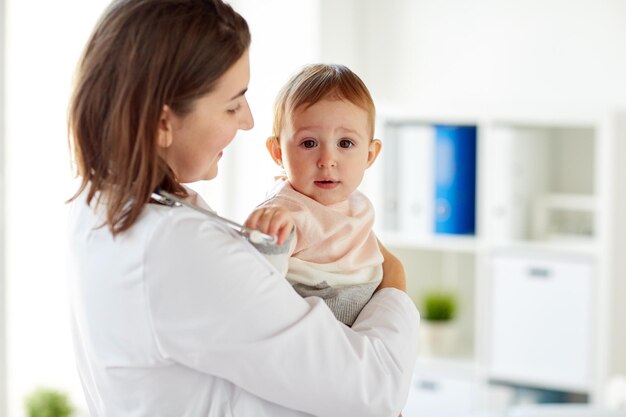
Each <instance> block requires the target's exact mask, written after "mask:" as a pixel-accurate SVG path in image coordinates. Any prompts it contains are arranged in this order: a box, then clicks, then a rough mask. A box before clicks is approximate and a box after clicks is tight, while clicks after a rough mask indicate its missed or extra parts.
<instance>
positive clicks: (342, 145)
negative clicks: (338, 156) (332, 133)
mask: <svg viewBox="0 0 626 417" xmlns="http://www.w3.org/2000/svg"><path fill="white" fill-rule="evenodd" d="M353 146H354V142H352V141H351V140H350V139H341V140H340V141H339V147H340V148H351V147H353Z"/></svg>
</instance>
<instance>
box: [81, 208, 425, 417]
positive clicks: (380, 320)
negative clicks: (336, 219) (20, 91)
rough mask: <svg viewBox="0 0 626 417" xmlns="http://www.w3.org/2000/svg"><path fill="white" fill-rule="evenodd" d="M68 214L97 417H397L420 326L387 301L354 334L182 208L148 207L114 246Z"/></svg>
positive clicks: (403, 306) (369, 310) (94, 220)
mask: <svg viewBox="0 0 626 417" xmlns="http://www.w3.org/2000/svg"><path fill="white" fill-rule="evenodd" d="M102 214H103V213H102V210H99V211H98V212H97V213H96V212H94V211H93V210H92V209H90V208H89V207H87V205H86V204H85V202H84V199H83V197H81V198H79V199H77V200H76V201H75V202H74V203H73V205H72V209H71V215H70V238H71V266H72V274H71V280H70V291H71V300H72V312H73V314H72V317H73V333H74V341H75V349H76V357H77V365H78V371H79V374H80V377H81V380H82V384H83V388H84V391H85V395H86V398H87V403H88V405H89V409H90V413H91V415H92V417H117V416H120V417H121V416H124V417H134V416H137V417H140V416H141V417H161V416H163V417H205V416H207V417H208V416H216V417H225V416H254V417H263V416H268V417H270V416H271V417H282V416H290V417H294V416H305V415H315V416H323V417H331V416H342V417H346V416H358V417H366V416H375V417H384V416H393V417H396V416H397V415H398V413H399V412H400V411H401V409H402V406H403V404H404V401H405V400H406V397H407V392H408V388H409V381H410V378H411V374H412V371H413V365H414V361H415V356H416V352H417V333H418V322H419V316H418V313H417V311H416V309H415V306H414V305H413V303H412V302H411V300H410V298H409V297H408V296H407V295H406V294H405V293H403V292H401V291H399V290H396V289H384V290H381V291H378V292H377V293H376V294H375V295H374V297H373V298H372V300H371V301H370V303H369V304H368V305H367V306H366V307H365V308H364V310H363V311H362V313H361V315H360V316H359V318H358V319H357V321H356V322H355V323H354V326H353V327H352V328H348V327H346V326H344V325H343V324H341V323H340V322H338V321H337V320H336V319H335V317H334V316H333V314H332V313H331V312H330V310H329V309H328V307H327V306H326V304H325V303H324V302H323V301H322V300H321V299H319V298H316V297H311V298H307V299H303V298H301V297H300V296H298V295H297V294H296V293H295V292H294V290H293V289H292V287H291V285H289V283H288V282H287V281H286V280H285V278H284V277H282V276H279V274H278V273H277V272H276V270H275V269H274V268H273V267H272V266H271V265H270V264H269V263H268V262H267V261H266V260H265V259H264V257H263V256H261V255H260V254H259V253H258V252H257V251H256V250H255V249H254V248H253V247H252V246H251V245H250V244H249V243H248V242H247V241H245V240H243V238H241V237H240V236H239V235H238V234H237V233H235V232H234V231H233V230H232V229H231V228H229V227H228V226H226V225H224V224H222V223H221V222H219V221H216V220H213V219H210V218H207V217H206V216H204V215H202V214H200V213H197V212H195V211H193V210H191V209H188V208H185V207H177V208H170V207H166V206H160V205H156V204H149V205H148V206H147V208H146V209H145V210H144V212H143V213H142V215H141V217H140V218H139V220H138V221H137V223H135V225H134V226H133V227H132V228H131V229H130V230H129V231H127V232H126V233H123V234H121V235H118V236H117V237H116V238H113V237H112V236H111V234H110V233H109V231H108V229H107V228H106V226H104V227H99V226H101V225H102V223H103V217H102Z"/></svg>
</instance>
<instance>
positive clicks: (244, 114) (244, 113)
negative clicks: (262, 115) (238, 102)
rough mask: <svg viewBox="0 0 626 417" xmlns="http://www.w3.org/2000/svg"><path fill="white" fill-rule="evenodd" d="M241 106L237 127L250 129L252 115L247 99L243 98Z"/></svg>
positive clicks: (252, 125)
mask: <svg viewBox="0 0 626 417" xmlns="http://www.w3.org/2000/svg"><path fill="white" fill-rule="evenodd" d="M244 99H245V97H244ZM243 107H244V108H243V109H241V119H240V120H239V129H241V130H250V129H252V128H253V127H254V118H253V117H252V112H251V111H250V106H249V105H248V100H247V99H245V104H244V106H243Z"/></svg>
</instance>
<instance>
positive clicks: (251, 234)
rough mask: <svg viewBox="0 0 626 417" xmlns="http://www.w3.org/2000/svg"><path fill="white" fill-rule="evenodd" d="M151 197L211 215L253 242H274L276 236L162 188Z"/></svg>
mask: <svg viewBox="0 0 626 417" xmlns="http://www.w3.org/2000/svg"><path fill="white" fill-rule="evenodd" d="M152 199H154V200H155V201H157V202H159V203H161V204H164V205H166V206H169V207H179V206H184V207H187V208H190V209H192V210H194V211H197V212H199V213H202V214H204V215H205V216H208V217H211V218H213V219H216V220H218V221H220V222H222V223H225V224H227V225H228V226H230V227H232V228H233V229H235V230H236V231H237V232H238V233H239V234H240V235H242V236H244V237H245V238H246V239H248V240H250V241H251V242H252V243H255V244H267V245H274V244H276V238H275V237H274V236H270V235H268V234H266V233H262V232H259V231H258V230H254V229H250V228H249V227H246V226H244V225H242V224H239V223H237V222H234V221H232V220H230V219H227V218H225V217H222V216H220V215H218V214H217V213H214V212H212V211H210V210H207V209H204V208H202V207H199V206H197V205H195V204H192V203H190V202H189V201H186V200H183V199H182V198H179V197H177V196H175V195H174V194H172V193H169V192H167V191H163V190H157V191H155V192H154V193H152Z"/></svg>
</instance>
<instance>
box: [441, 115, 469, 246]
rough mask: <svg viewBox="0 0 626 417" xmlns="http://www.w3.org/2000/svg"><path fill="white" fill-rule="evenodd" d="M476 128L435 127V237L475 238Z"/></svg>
mask: <svg viewBox="0 0 626 417" xmlns="http://www.w3.org/2000/svg"><path fill="white" fill-rule="evenodd" d="M475 226H476V126H448V125H436V126H435V225H434V228H435V233H444V234H460V235H467V234H474V233H475Z"/></svg>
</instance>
